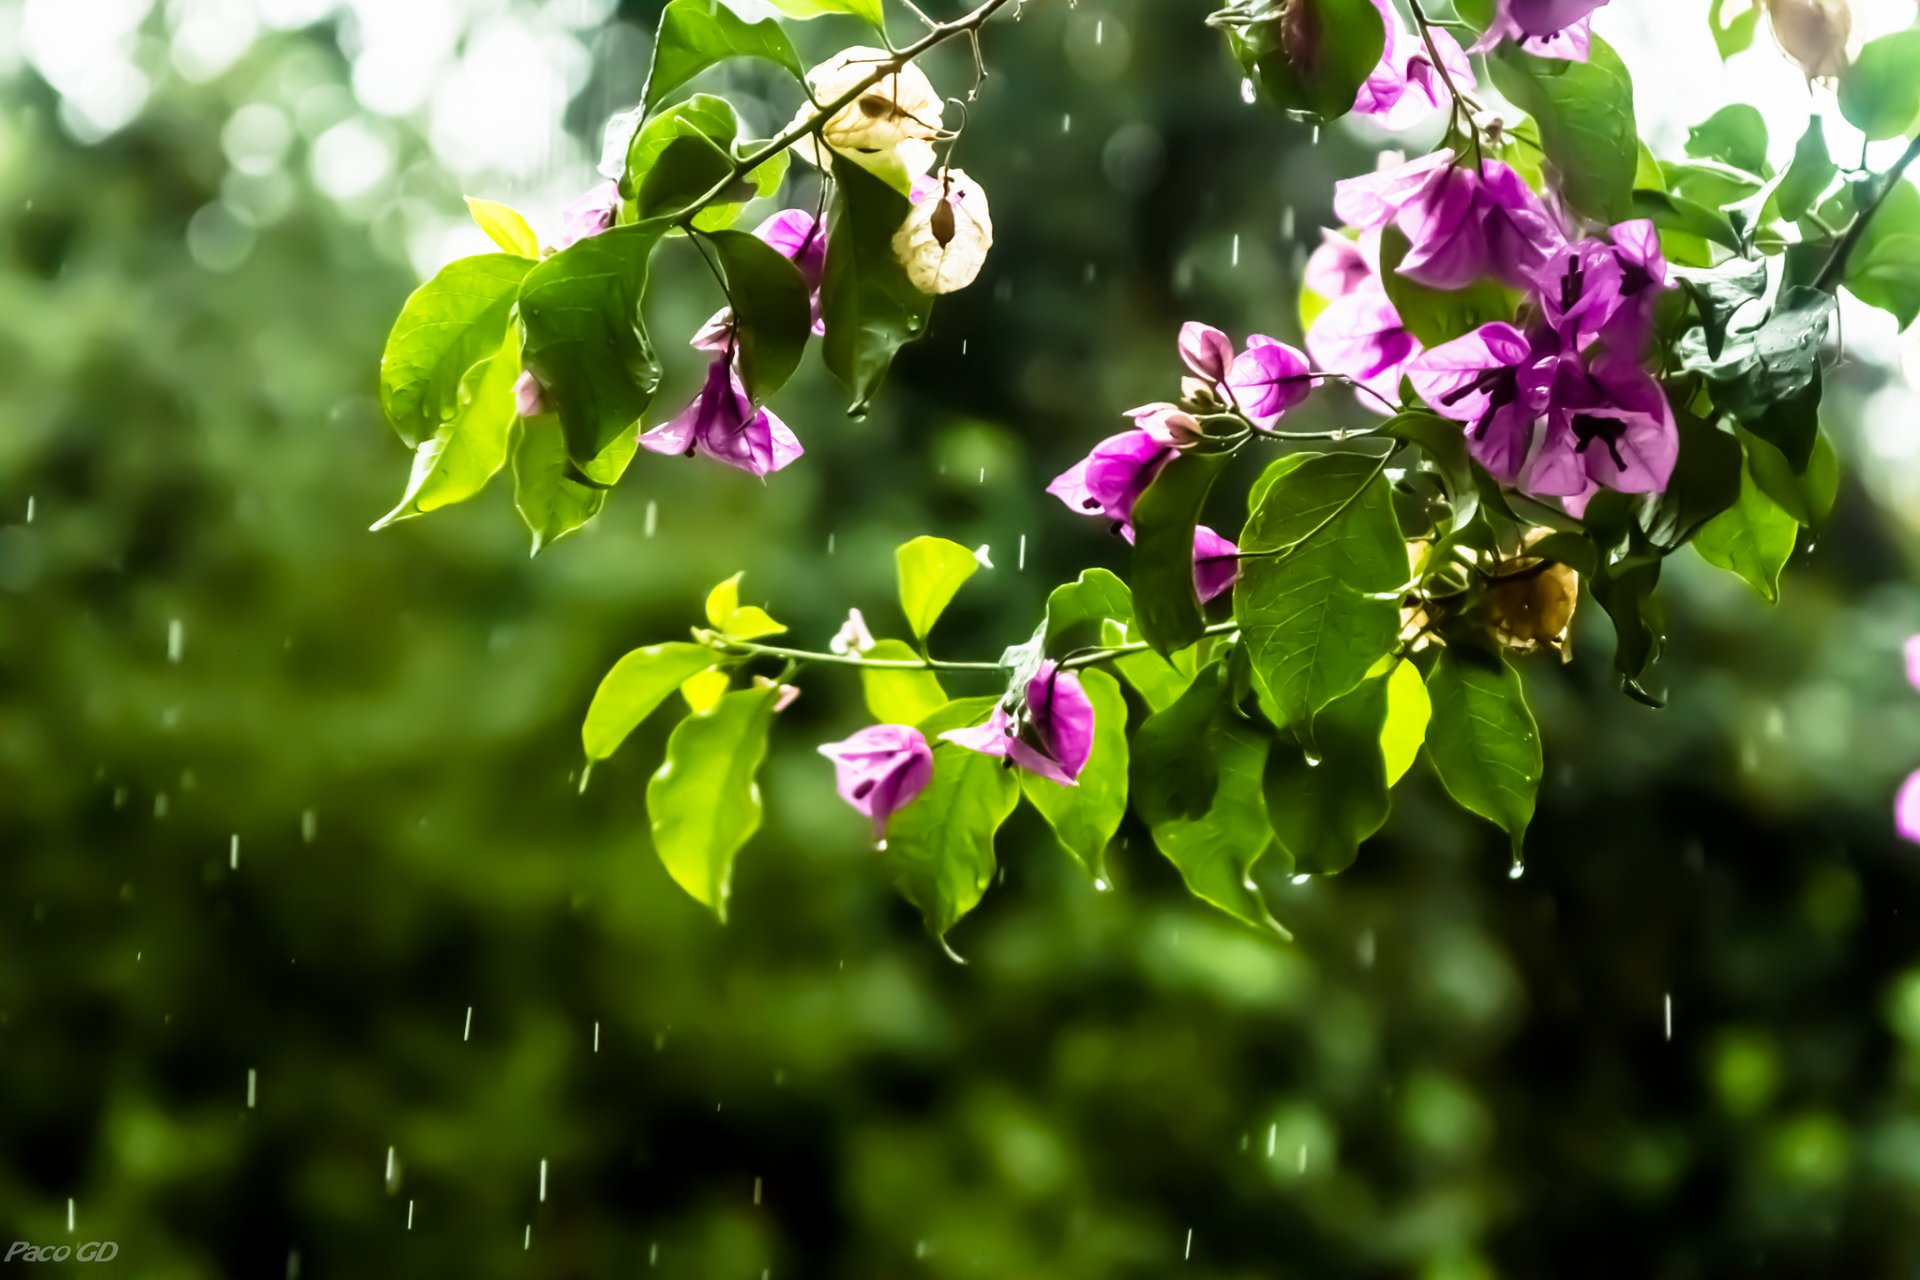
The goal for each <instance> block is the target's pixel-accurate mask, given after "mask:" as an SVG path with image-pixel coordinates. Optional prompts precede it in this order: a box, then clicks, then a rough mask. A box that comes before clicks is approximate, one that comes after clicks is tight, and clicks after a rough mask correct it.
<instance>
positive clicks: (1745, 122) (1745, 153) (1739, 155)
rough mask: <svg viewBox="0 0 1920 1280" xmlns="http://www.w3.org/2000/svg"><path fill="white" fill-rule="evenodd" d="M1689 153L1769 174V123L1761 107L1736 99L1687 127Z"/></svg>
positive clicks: (1737, 167)
mask: <svg viewBox="0 0 1920 1280" xmlns="http://www.w3.org/2000/svg"><path fill="white" fill-rule="evenodd" d="M1687 154H1688V155H1690V156H1693V157H1695V158H1697V159H1701V160H1718V161H1720V162H1721V163H1723V164H1730V165H1732V166H1733V167H1734V168H1736V169H1743V170H1745V171H1746V172H1748V173H1752V174H1758V175H1760V176H1762V177H1765V176H1767V174H1768V172H1769V171H1768V168H1767V122H1766V120H1765V119H1764V118H1763V117H1762V116H1761V115H1760V110H1759V108H1758V107H1752V106H1748V105H1747V104H1746V103H1744V102H1736V103H1734V104H1733V105H1731V106H1726V107H1722V108H1720V109H1719V110H1718V111H1716V112H1714V113H1713V114H1712V115H1711V116H1708V117H1707V118H1706V119H1705V120H1704V121H1702V122H1701V123H1699V124H1697V125H1695V126H1693V128H1691V129H1689V130H1687Z"/></svg>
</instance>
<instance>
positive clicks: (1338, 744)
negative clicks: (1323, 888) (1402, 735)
mask: <svg viewBox="0 0 1920 1280" xmlns="http://www.w3.org/2000/svg"><path fill="white" fill-rule="evenodd" d="M1387 683H1388V682H1387V679H1386V678H1385V677H1378V676H1377V677H1375V678H1373V679H1371V680H1367V681H1364V682H1363V683H1362V684H1361V685H1360V687H1359V688H1357V689H1355V690H1353V692H1351V693H1348V694H1345V695H1344V696H1342V697H1339V698H1336V699H1335V700H1334V701H1333V702H1331V703H1328V704H1327V705H1326V706H1325V707H1323V708H1322V709H1321V710H1320V712H1319V714H1318V715H1316V716H1315V717H1314V732H1313V747H1312V749H1311V750H1307V749H1303V748H1302V747H1300V746H1298V745H1296V744H1294V743H1291V742H1277V743H1275V744H1274V746H1273V749H1272V750H1271V751H1270V752H1269V753H1268V755H1267V769H1266V776H1265V780H1264V785H1265V789H1266V799H1267V816H1268V818H1269V819H1271V821H1272V823H1273V834H1274V838H1275V839H1276V840H1278V841H1279V842H1280V847H1281V848H1282V849H1284V850H1286V851H1287V853H1288V854H1290V855H1291V856H1292V858H1293V869H1294V870H1295V871H1296V872H1300V873H1302V874H1317V875H1328V874H1332V873H1334V872H1339V871H1345V870H1346V869H1347V868H1348V867H1350V866H1352V865H1353V860H1354V857H1355V855H1356V854H1358V852H1359V850H1360V843H1361V841H1363V840H1365V839H1366V838H1367V837H1368V836H1371V835H1372V834H1373V833H1374V832H1376V831H1378V830H1379V829H1380V828H1381V826H1382V825H1383V824H1385V822H1386V820H1387V809H1388V805H1389V801H1388V798H1387V788H1388V785H1389V784H1388V780H1387V763H1386V758H1385V755H1384V753H1383V751H1382V749H1381V737H1382V734H1383V733H1384V732H1385V729H1386V723H1387Z"/></svg>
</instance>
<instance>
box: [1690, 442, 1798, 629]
mask: <svg viewBox="0 0 1920 1280" xmlns="http://www.w3.org/2000/svg"><path fill="white" fill-rule="evenodd" d="M1799 533H1800V526H1799V525H1798V524H1796V523H1795V522H1794V518H1793V517H1792V516H1791V515H1789V514H1788V513H1787V512H1785V511H1783V510H1781V508H1780V507H1779V505H1778V504H1776V503H1775V502H1774V501H1773V499H1771V498H1769V497H1768V496H1767V495H1766V494H1765V493H1763V492H1761V489H1760V486H1759V485H1758V484H1756V483H1755V482H1754V479H1753V477H1752V476H1751V475H1750V474H1745V473H1743V474H1742V476H1741V480H1740V501H1738V502H1737V503H1735V504H1734V505H1733V506H1732V507H1730V508H1728V509H1727V510H1726V511H1724V512H1722V513H1721V514H1719V515H1718V516H1715V517H1714V518H1713V519H1712V520H1710V521H1709V522H1708V523H1707V525H1706V527H1705V528H1703V529H1701V530H1700V532H1699V533H1697V534H1695V535H1694V538H1693V549H1694V550H1695V551H1698V552H1699V553H1700V558H1701V559H1703V560H1705V561H1706V562H1707V563H1708V564H1711V565H1717V566H1719V567H1720V568H1722V569H1725V570H1727V571H1728V572H1730V573H1734V574H1738V575H1739V576H1740V577H1741V578H1744V579H1745V580H1746V582H1747V585H1748V586H1750V587H1752V588H1753V589H1754V590H1755V591H1756V592H1758V593H1759V594H1760V598H1761V599H1762V600H1765V601H1766V602H1767V603H1768V604H1773V603H1775V602H1777V601H1778V600H1779V599H1780V570H1781V569H1782V568H1784V567H1785V565H1786V563H1787V557H1788V556H1790V555H1792V554H1793V543H1794V539H1795V538H1796V537H1798V536H1799Z"/></svg>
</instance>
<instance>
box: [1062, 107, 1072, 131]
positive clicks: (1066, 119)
mask: <svg viewBox="0 0 1920 1280" xmlns="http://www.w3.org/2000/svg"><path fill="white" fill-rule="evenodd" d="M1060 132H1062V133H1072V132H1073V114H1072V113H1071V112H1069V113H1067V114H1066V115H1063V116H1061V117H1060Z"/></svg>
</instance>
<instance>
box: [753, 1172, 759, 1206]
mask: <svg viewBox="0 0 1920 1280" xmlns="http://www.w3.org/2000/svg"><path fill="white" fill-rule="evenodd" d="M753 1203H754V1205H755V1207H758V1206H759V1204H760V1179H758V1178H755V1179H754V1180H753Z"/></svg>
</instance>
